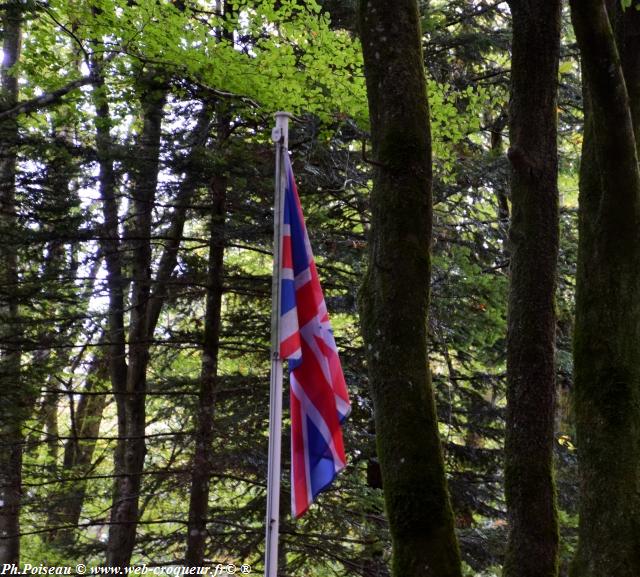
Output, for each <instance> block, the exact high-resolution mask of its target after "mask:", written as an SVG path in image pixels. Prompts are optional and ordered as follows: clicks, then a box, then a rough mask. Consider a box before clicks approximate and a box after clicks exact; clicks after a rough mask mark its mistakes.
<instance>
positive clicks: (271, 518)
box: [264, 112, 291, 577]
mask: <svg viewBox="0 0 640 577" xmlns="http://www.w3.org/2000/svg"><path fill="white" fill-rule="evenodd" d="M290 117H291V115H290V114H289V113H288V112H276V126H275V128H274V129H273V131H272V132H271V138H272V140H273V141H274V142H275V143H276V184H275V201H274V210H273V219H274V227H273V281H272V286H271V387H270V394H269V472H268V477H267V517H266V533H267V536H266V543H265V553H264V557H265V559H264V575H265V577H277V574H278V536H279V524H280V475H281V471H280V453H281V448H282V359H281V358H280V285H281V283H280V259H281V252H282V246H281V238H282V236H281V227H282V213H283V211H284V187H285V183H286V174H285V172H284V162H283V160H284V155H285V154H287V149H288V147H289V118H290Z"/></svg>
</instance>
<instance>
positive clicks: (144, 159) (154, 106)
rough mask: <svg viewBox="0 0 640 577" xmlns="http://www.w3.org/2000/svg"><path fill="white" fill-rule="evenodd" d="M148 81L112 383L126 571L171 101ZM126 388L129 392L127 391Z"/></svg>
mask: <svg viewBox="0 0 640 577" xmlns="http://www.w3.org/2000/svg"><path fill="white" fill-rule="evenodd" d="M148 74H149V78H145V79H143V81H142V85H141V87H140V90H141V94H140V102H141V108H142V111H141V114H142V130H141V133H140V137H139V146H138V150H139V153H140V154H139V158H138V165H137V169H136V170H135V172H134V174H133V186H132V196H133V199H132V202H133V215H132V219H133V233H132V240H131V242H130V249H131V254H132V260H131V279H132V284H131V305H130V313H129V331H128V342H127V344H128V356H127V360H128V366H127V371H126V378H125V380H124V383H123V382H122V380H121V379H120V378H119V379H118V380H117V381H116V382H113V383H112V385H113V387H114V393H115V394H116V403H117V408H118V436H119V439H118V445H117V447H116V451H115V472H116V475H117V477H116V480H115V484H114V494H113V504H112V508H111V523H112V524H111V525H110V526H109V540H108V543H107V565H110V566H114V567H124V566H127V565H129V564H130V562H131V555H132V553H133V548H134V545H135V538H136V528H137V524H138V503H139V497H140V487H141V484H142V471H143V468H144V459H145V455H146V442H145V425H146V411H145V404H146V396H145V393H146V389H147V365H148V363H149V348H150V335H149V334H148V330H149V328H150V327H149V324H148V321H147V310H148V305H149V300H150V296H151V282H152V278H151V216H152V208H153V204H154V199H155V192H156V186H157V183H158V170H159V158H160V137H161V124H162V116H163V110H162V109H163V106H164V103H165V100H166V87H165V85H164V83H161V82H157V81H156V80H155V79H154V78H152V77H153V76H155V74H157V72H156V71H151V72H149V73H148ZM123 384H124V387H123V386H122V385H123Z"/></svg>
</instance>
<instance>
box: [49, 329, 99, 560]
mask: <svg viewBox="0 0 640 577" xmlns="http://www.w3.org/2000/svg"><path fill="white" fill-rule="evenodd" d="M100 345H101V346H103V339H101V340H100ZM107 377H108V374H107V363H106V359H105V355H104V354H103V353H102V350H98V352H96V354H95V355H94V357H93V359H92V360H91V364H90V365H89V367H88V369H87V376H86V381H85V385H84V389H83V394H81V396H80V401H79V402H78V404H77V406H76V407H75V409H74V411H73V416H72V426H71V439H69V441H67V443H66V445H65V448H64V456H63V460H62V472H61V477H63V478H65V479H71V481H69V482H68V483H67V482H65V485H64V487H63V489H61V490H60V491H59V492H58V493H57V494H54V495H52V502H53V505H52V506H51V508H50V511H49V521H48V526H50V527H52V528H53V529H54V530H53V531H52V532H51V533H50V534H49V541H50V542H52V543H53V544H54V545H55V546H57V547H66V548H69V547H72V546H73V544H74V538H75V534H76V529H75V527H76V526H77V525H78V523H79V521H80V515H81V513H82V506H83V504H84V498H85V495H86V489H87V482H86V481H85V480H83V477H84V476H85V475H87V474H89V472H90V470H91V466H92V462H93V454H94V450H95V447H96V440H95V438H96V437H98V435H99V433H100V424H101V422H102V414H103V411H104V408H105V406H106V403H107V386H106V381H107ZM87 393H88V394H87ZM91 393H97V394H91ZM101 393H102V394H101ZM56 501H57V503H56ZM56 527H62V529H60V530H55V528H56Z"/></svg>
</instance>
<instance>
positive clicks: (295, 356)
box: [280, 154, 351, 517]
mask: <svg viewBox="0 0 640 577" xmlns="http://www.w3.org/2000/svg"><path fill="white" fill-rule="evenodd" d="M284 156H285V161H284V168H285V171H286V189H285V198H284V214H283V223H282V227H281V230H282V242H281V246H282V255H281V257H282V258H281V263H282V265H281V271H280V275H281V276H280V278H281V283H282V284H281V293H280V294H281V299H280V314H281V317H280V357H281V358H282V359H288V361H289V373H290V380H291V394H290V407H291V509H292V514H293V516H294V517H300V516H301V515H302V514H304V513H305V511H306V510H307V509H308V508H309V506H310V505H311V503H312V502H313V500H314V499H315V498H316V496H317V495H318V493H320V491H323V490H324V489H326V488H327V487H328V486H329V485H330V484H331V482H332V481H333V480H334V479H335V477H336V475H337V474H338V473H339V472H340V471H341V470H342V469H344V467H345V461H346V458H345V454H344V445H343V442H342V430H341V426H340V425H341V423H342V421H343V420H344V419H345V418H346V417H347V415H348V414H349V411H350V409H351V406H350V403H349V396H348V394H347V386H346V384H345V380H344V376H343V374H342V367H341V366H340V359H339V358H338V349H337V347H336V343H335V340H334V338H333V332H332V330H331V323H330V322H329V315H328V314H327V307H326V305H325V301H324V296H323V295H322V289H321V287H320V281H319V280H318V273H317V271H316V265H315V263H314V260H313V254H312V252H311V245H310V244H309V237H308V235H307V229H306V227H305V224H304V218H303V215H302V207H301V205H300V198H299V197H298V190H297V188H296V183H295V180H294V176H293V170H292V168H291V161H290V160H289V157H288V156H287V155H286V154H285V155H284Z"/></svg>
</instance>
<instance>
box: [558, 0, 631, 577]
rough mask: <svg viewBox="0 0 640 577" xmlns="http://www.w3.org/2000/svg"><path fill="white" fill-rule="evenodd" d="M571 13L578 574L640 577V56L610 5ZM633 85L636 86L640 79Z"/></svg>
mask: <svg viewBox="0 0 640 577" xmlns="http://www.w3.org/2000/svg"><path fill="white" fill-rule="evenodd" d="M611 7H613V5H612V6H611ZM571 10H572V18H573V22H574V28H575V30H576V35H577V39H578V44H579V46H580V50H581V54H582V62H583V75H584V79H585V82H584V95H585V103H586V107H585V140H584V147H583V157H582V165H581V174H580V219H579V233H580V243H579V250H578V271H577V279H576V282H577V288H576V328H575V344H574V355H575V362H574V365H575V392H574V402H575V411H576V429H577V441H578V454H579V462H580V481H581V495H580V524H579V544H578V550H577V554H576V557H575V559H574V563H573V566H572V570H571V575H572V577H602V576H606V577H637V575H640V300H639V299H638V294H640V171H639V169H638V157H637V147H636V136H635V134H636V132H637V128H638V126H637V120H636V126H635V127H634V116H635V117H636V119H637V115H634V114H633V111H632V107H631V106H630V101H629V93H628V91H627V86H626V81H625V80H626V79H625V74H631V75H634V74H635V72H630V71H632V70H633V69H635V66H632V62H634V61H635V62H636V63H637V62H639V60H638V58H639V57H640V55H639V54H638V53H636V54H629V53H627V54H625V53H624V52H623V56H625V58H627V60H626V61H625V59H624V58H623V59H622V60H621V58H620V51H619V49H620V48H621V47H622V49H623V50H624V43H622V44H621V43H620V42H619V40H620V38H621V37H620V35H618V39H616V37H615V36H614V32H613V29H612V26H611V22H610V20H609V15H608V13H607V11H606V9H605V6H604V3H603V2H601V1H595V0H592V1H589V2H578V1H577V0H574V1H573V2H572V3H571ZM635 22H636V33H638V32H640V27H638V23H639V21H638V20H637V19H636V20H635ZM630 23H631V22H630ZM627 32H629V31H628V30H627ZM617 40H618V41H617ZM622 62H626V63H625V69H623V66H622ZM629 79H630V80H632V81H631V82H630V86H633V85H634V84H635V82H634V81H633V76H630V78H629Z"/></svg>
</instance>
